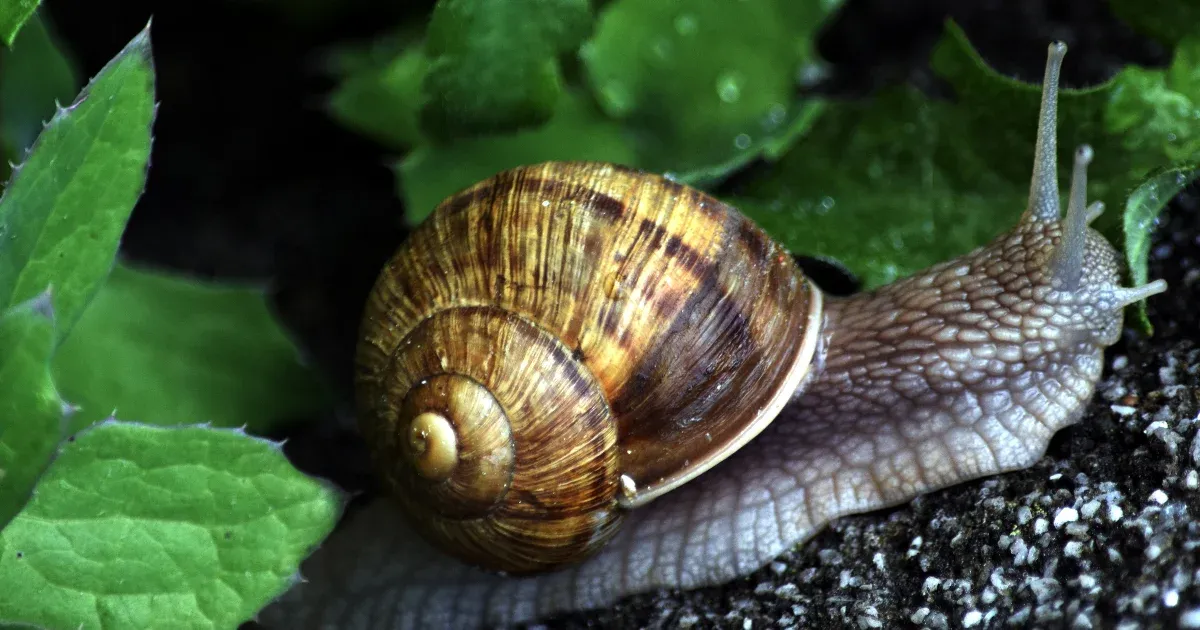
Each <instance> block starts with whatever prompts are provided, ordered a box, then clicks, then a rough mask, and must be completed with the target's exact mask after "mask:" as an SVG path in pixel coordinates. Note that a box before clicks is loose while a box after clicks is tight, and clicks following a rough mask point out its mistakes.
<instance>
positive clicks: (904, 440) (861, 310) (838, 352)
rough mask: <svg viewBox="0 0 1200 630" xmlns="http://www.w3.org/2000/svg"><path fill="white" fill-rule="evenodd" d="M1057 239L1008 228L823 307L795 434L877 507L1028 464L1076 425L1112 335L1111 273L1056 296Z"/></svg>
mask: <svg viewBox="0 0 1200 630" xmlns="http://www.w3.org/2000/svg"><path fill="white" fill-rule="evenodd" d="M1060 240H1061V234H1060V233H1059V225H1058V224H1057V223H1046V222H1028V223H1022V224H1021V225H1019V226H1018V228H1017V229H1015V230H1014V231H1013V232H1010V233H1009V234H1006V235H1004V236H1001V237H1000V238H998V239H996V240H995V241H994V242H993V243H991V244H989V245H988V246H986V247H983V248H980V249H978V250H976V251H974V252H972V253H970V254H968V255H966V256H964V257H961V258H958V259H955V260H952V261H949V262H946V263H942V264H940V265H936V266H934V267H932V268H930V269H928V270H926V271H924V272H922V273H920V274H918V275H915V276H912V277H909V278H906V279H903V280H900V281H898V282H895V283H893V284H891V285H888V286H886V287H882V288H880V289H878V290H875V291H871V292H865V293H860V294H857V295H854V296H851V297H846V298H834V297H827V298H826V303H825V321H824V328H823V331H822V335H821V345H820V347H819V349H818V353H817V355H818V359H817V360H818V364H817V366H816V370H815V374H814V376H813V378H812V379H811V381H810V382H809V383H807V384H806V385H807V387H804V388H801V390H799V391H798V392H797V394H796V395H795V396H794V397H793V403H794V404H793V405H791V409H790V410H789V411H790V415H791V417H792V418H793V423H794V424H795V426H797V427H801V428H797V429H795V430H797V431H809V430H810V429H809V428H808V427H812V429H811V430H812V431H813V433H814V434H813V437H812V442H814V443H819V442H823V441H825V442H832V443H833V445H834V450H835V451H837V450H840V449H846V452H845V453H842V454H840V455H839V456H840V457H842V458H843V459H844V460H845V461H855V460H856V458H857V459H860V460H863V461H864V463H863V464H862V465H863V467H864V468H871V469H872V471H871V474H870V476H869V478H870V479H873V480H874V482H873V483H874V484H875V485H876V486H877V487H876V488H874V489H873V492H877V493H878V495H879V497H880V499H881V500H882V501H885V502H886V501H901V500H906V498H908V497H910V496H911V495H912V494H913V493H914V492H919V491H923V490H928V489H931V488H934V487H941V486H944V485H949V484H952V483H957V482H959V481H962V480H963V479H964V478H971V477H976V476H980V475H983V474H989V473H991V472H996V471H999V470H1006V469H1011V468H1015V467H1018V466H1024V465H1027V464H1028V463H1029V462H1032V461H1034V460H1035V459H1036V458H1038V457H1040V456H1041V454H1042V452H1043V450H1044V448H1045V438H1048V437H1049V435H1050V434H1052V433H1053V431H1055V430H1057V429H1058V428H1059V427H1062V426H1065V425H1067V424H1071V423H1073V422H1075V421H1076V420H1077V419H1078V418H1079V417H1080V416H1081V414H1082V411H1083V407H1084V405H1085V403H1086V401H1087V400H1088V399H1089V398H1090V396H1091V394H1092V391H1093V388H1094V383H1095V382H1096V381H1097V380H1098V379H1099V376H1100V372H1101V367H1102V352H1103V348H1104V347H1105V346H1106V345H1108V344H1111V343H1112V342H1113V341H1115V339H1116V336H1117V335H1118V333H1119V330H1120V324H1121V308H1120V304H1118V303H1117V302H1115V301H1111V300H1110V299H1109V297H1111V295H1112V290H1113V289H1114V288H1116V289H1117V290H1119V287H1118V285H1117V282H1118V276H1117V267H1116V266H1115V265H1107V264H1105V265H1100V266H1096V265H1091V266H1089V268H1088V270H1087V272H1086V273H1085V274H1084V275H1085V276H1086V277H1087V282H1086V283H1085V284H1086V287H1084V288H1082V289H1079V290H1075V291H1069V290H1061V289H1059V288H1057V284H1059V283H1056V281H1055V279H1054V274H1053V269H1054V265H1053V264H1051V262H1050V261H1051V259H1052V258H1053V256H1052V254H1053V251H1054V246H1055V244H1056V243H1058V242H1059V241H1060ZM1088 241H1089V243H1088V249H1089V250H1091V251H1093V252H1094V251H1097V250H1098V249H1099V248H1101V247H1109V246H1108V245H1107V243H1104V242H1103V240H1102V239H1100V238H1099V236H1098V235H1096V236H1095V237H1094V238H1093V237H1092V236H1090V235H1089V237H1088ZM1106 296H1108V297H1106ZM1106 302H1111V303H1106ZM822 432H832V433H833V434H835V437H836V439H833V438H829V437H828V436H824V435H822ZM864 453H866V454H868V455H864ZM877 462H885V463H886V465H884V464H879V463H877ZM879 466H882V468H880V469H879V470H873V469H874V468H876V467H879ZM855 491H856V492H863V491H864V490H862V489H861V488H860V489H857V490H855Z"/></svg>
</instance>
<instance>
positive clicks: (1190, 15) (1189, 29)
mask: <svg viewBox="0 0 1200 630" xmlns="http://www.w3.org/2000/svg"><path fill="white" fill-rule="evenodd" d="M1108 6H1109V8H1110V9H1112V12H1113V14H1114V15H1116V16H1117V17H1119V18H1121V19H1122V20H1124V21H1126V22H1128V23H1129V25H1130V26H1132V27H1134V28H1135V29H1137V30H1139V31H1141V32H1142V33H1145V34H1146V35H1149V36H1151V37H1153V38H1155V39H1157V40H1158V41H1160V42H1162V43H1164V44H1168V45H1169V44H1174V43H1175V42H1178V41H1179V40H1181V39H1183V38H1184V37H1186V36H1188V35H1196V34H1200V4H1197V3H1196V2H1194V1H1192V0H1159V1H1158V2H1142V1H1141V0H1108Z"/></svg>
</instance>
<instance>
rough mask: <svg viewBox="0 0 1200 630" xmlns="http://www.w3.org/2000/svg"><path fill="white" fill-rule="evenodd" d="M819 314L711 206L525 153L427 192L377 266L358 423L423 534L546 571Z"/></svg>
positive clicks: (725, 449) (777, 361)
mask: <svg viewBox="0 0 1200 630" xmlns="http://www.w3.org/2000/svg"><path fill="white" fill-rule="evenodd" d="M820 318H821V296H820V293H819V292H818V291H817V290H816V288H815V287H814V286H813V285H812V284H811V283H810V282H809V281H808V280H807V279H806V278H805V277H804V276H803V275H802V274H801V273H800V272H799V271H798V270H797V268H796V266H795V264H794V263H793V261H792V259H791V257H790V256H789V255H788V254H787V252H786V251H784V250H783V249H782V247H780V246H779V245H777V244H776V243H774V242H773V241H772V240H771V239H770V238H768V237H767V236H766V234H765V233H763V232H762V231H761V229H759V228H758V227H756V226H755V225H754V224H753V223H751V222H750V221H748V220H747V219H745V218H744V217H743V216H742V215H741V214H740V213H738V212H737V211H736V210H734V209H733V208H731V207H729V206H727V205H726V204H724V203H722V202H720V201H718V200H716V199H714V198H712V197H709V196H708V195H706V194H704V193H702V192H699V191H696V190H694V189H691V188H687V187H685V186H682V185H679V184H675V183H672V182H670V181H668V180H666V179H664V178H662V177H659V176H657V175H651V174H646V173H641V172H636V171H632V170H629V169H626V168H623V167H619V166H614V165H610V164H600V163H584V162H573V163H546V164H540V165H536V166H528V167H521V168H517V169H513V170H510V171H505V172H503V173H500V174H498V175H496V176H494V177H492V178H490V179H488V180H485V181H483V182H480V183H478V184H476V185H474V186H472V187H470V188H468V189H466V190H464V191H463V192H461V193H459V194H457V195H454V196H452V197H450V198H449V199H447V200H446V201H444V202H443V203H442V204H440V205H439V206H438V208H437V209H436V210H435V211H434V213H433V214H432V215H430V217H429V218H428V219H427V220H426V221H424V222H423V223H422V224H421V225H419V226H418V227H417V228H416V229H415V230H414V232H413V233H412V234H411V235H410V237H409V238H408V239H407V240H406V241H405V243H404V244H403V245H402V246H401V247H400V248H399V250H398V251H397V252H396V253H395V254H394V255H393V257H392V258H391V260H390V261H389V262H388V264H387V265H386V266H385V267H384V269H383V271H382V272H381V274H380V276H379V278H378V280H377V282H376V285H375V288H374V289H373V291H372V292H371V295H370V297H369V299H368V303H367V307H366V313H365V316H364V320H363V324H362V330H361V335H360V340H359V345H358V351H357V365H356V371H357V372H356V390H357V391H356V396H357V399H358V406H359V420H360V428H361V430H362V432H363V434H364V437H365V438H366V440H367V443H368V445H369V447H370V449H371V454H372V459H373V461H374V463H375V466H376V468H377V469H378V471H379V472H380V475H381V478H382V479H383V481H384V483H385V485H386V486H388V489H389V490H390V491H391V493H392V494H393V495H394V496H395V497H396V499H397V500H398V501H399V502H400V505H401V507H402V509H403V510H404V512H405V513H406V514H407V515H408V517H409V520H410V521H411V522H413V524H414V526H415V527H416V528H417V529H418V530H419V531H420V532H421V533H422V534H423V535H424V536H426V537H427V538H428V539H430V540H431V542H433V543H434V544H435V545H437V546H439V547H441V548H442V549H443V550H444V551H446V552H447V553H449V554H451V555H454V556H456V557H458V558H460V559H461V560H463V561H466V562H468V563H471V564H475V565H479V566H483V567H485V568H489V569H494V570H503V571H508V572H511V573H533V572H541V571H545V570H550V569H554V568H557V567H559V566H562V565H564V564H569V563H572V562H576V561H578V560H581V559H583V558H585V557H587V556H588V555H590V554H592V553H593V552H595V551H596V550H598V549H599V548H600V547H601V546H602V545H603V544H604V543H605V542H606V541H607V540H608V539H609V538H610V537H611V536H612V535H613V534H614V533H615V532H616V529H617V527H618V526H619V523H620V520H621V515H622V513H623V511H624V510H625V509H627V508H630V507H635V506H637V505H640V504H642V503H644V502H646V501H649V500H652V499H653V498H654V497H656V496H658V495H660V494H661V493H663V492H666V491H669V490H670V489H672V488H674V487H677V486H678V485H680V484H681V483H684V482H686V481H687V480H689V479H691V478H692V477H695V476H697V475H699V474H700V473H702V472H703V471H704V470H707V469H708V468H710V467H711V466H713V465H715V464H716V463H717V462H719V461H720V460H721V459H723V458H724V456H725V455H727V454H729V453H730V452H732V451H734V450H736V449H737V448H738V447H740V446H741V445H742V444H744V443H745V442H746V441H748V440H749V439H751V438H752V437H754V435H756V434H757V433H758V432H759V431H761V430H762V429H763V428H764V427H765V426H766V425H767V424H768V423H769V422H770V421H771V419H772V418H773V417H774V416H775V414H776V413H777V412H778V410H779V409H780V408H781V407H782V406H783V405H784V404H785V403H786V402H787V401H788V400H789V399H790V398H791V396H792V395H793V393H794V392H795V391H796V390H797V388H799V387H800V386H801V385H802V382H803V381H804V380H805V377H806V376H807V375H808V374H809V369H808V367H809V363H810V362H811V360H812V357H813V353H814V351H815V349H816V345H817V339H816V338H817V336H818V335H817V331H818V330H819V326H818V324H819V322H820Z"/></svg>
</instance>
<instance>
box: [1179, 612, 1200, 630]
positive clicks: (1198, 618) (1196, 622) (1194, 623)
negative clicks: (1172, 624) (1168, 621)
mask: <svg viewBox="0 0 1200 630" xmlns="http://www.w3.org/2000/svg"><path fill="white" fill-rule="evenodd" d="M1179 627H1180V628H1200V608H1193V609H1191V610H1189V611H1186V612H1184V613H1183V614H1182V615H1179Z"/></svg>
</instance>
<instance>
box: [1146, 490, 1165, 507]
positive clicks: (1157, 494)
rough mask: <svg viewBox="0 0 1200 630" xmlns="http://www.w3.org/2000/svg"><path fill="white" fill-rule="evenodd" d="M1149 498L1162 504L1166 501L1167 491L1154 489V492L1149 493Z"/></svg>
mask: <svg viewBox="0 0 1200 630" xmlns="http://www.w3.org/2000/svg"><path fill="white" fill-rule="evenodd" d="M1150 500H1151V501H1154V502H1155V503H1157V504H1159V505H1163V504H1164V503H1166V502H1167V493H1166V492H1163V491H1162V490H1155V491H1154V492H1151V493H1150Z"/></svg>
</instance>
